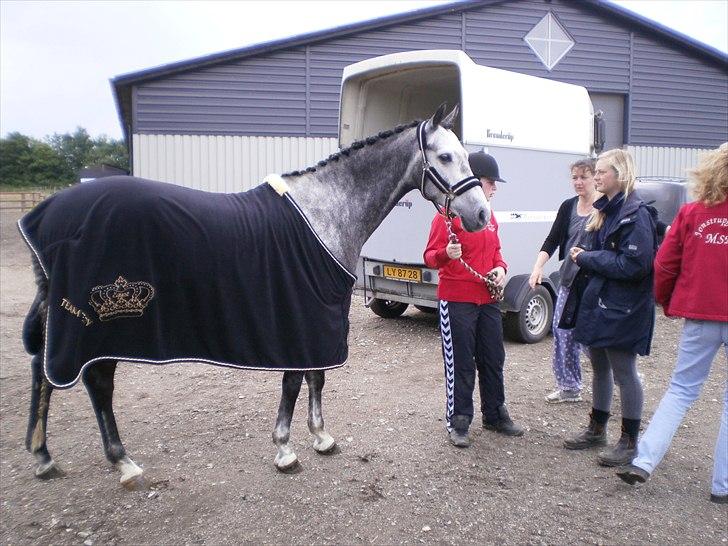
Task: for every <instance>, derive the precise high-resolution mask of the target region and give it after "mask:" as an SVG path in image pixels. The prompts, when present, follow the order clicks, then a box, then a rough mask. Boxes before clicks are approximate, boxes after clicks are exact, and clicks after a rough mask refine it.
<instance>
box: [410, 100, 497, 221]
mask: <svg viewBox="0 0 728 546" xmlns="http://www.w3.org/2000/svg"><path fill="white" fill-rule="evenodd" d="M458 111H459V107H458V106H457V105H456V106H455V108H453V109H452V111H451V112H450V113H449V114H447V115H445V104H442V105H441V106H440V108H438V110H437V112H435V114H434V115H433V116H432V117H431V118H430V119H428V120H427V121H425V122H423V123H422V124H421V125H420V126H419V127H418V138H419V144H420V149H421V150H422V153H423V178H422V185H421V187H420V191H421V192H422V195H423V196H424V197H425V199H428V200H430V201H432V202H433V203H435V204H437V205H440V206H442V207H444V208H445V209H446V210H448V211H451V212H453V213H455V214H457V215H458V216H459V217H460V220H461V221H462V224H463V227H464V228H465V229H466V230H467V231H479V230H481V229H483V228H484V227H485V225H486V224H487V223H488V221H489V220H490V214H491V212H490V205H489V204H488V201H487V200H486V198H485V194H484V193H483V188H482V187H481V185H480V180H478V179H477V178H475V177H474V176H473V172H472V171H471V170H470V164H469V163H468V152H467V151H466V150H465V148H463V146H462V144H460V141H459V140H458V138H457V136H455V133H453V132H452V130H451V129H452V127H453V124H454V121H455V118H456V117H457V115H458Z"/></svg>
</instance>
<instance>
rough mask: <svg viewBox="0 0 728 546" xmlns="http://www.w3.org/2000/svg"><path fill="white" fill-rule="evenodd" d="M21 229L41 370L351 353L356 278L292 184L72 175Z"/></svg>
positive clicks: (309, 358) (54, 377) (240, 362)
mask: <svg viewBox="0 0 728 546" xmlns="http://www.w3.org/2000/svg"><path fill="white" fill-rule="evenodd" d="M18 226H19V228H20V231H21V233H22V235H23V237H24V238H25V241H26V243H27V244H28V245H29V246H30V248H31V250H32V251H33V252H34V253H35V255H36V257H37V258H38V261H39V262H40V265H41V268H42V269H43V272H44V274H45V276H46V277H47V278H48V299H47V301H48V315H47V326H46V336H45V347H44V369H45V374H46V377H47V379H48V380H49V381H50V382H51V383H52V384H53V385H54V386H56V387H70V386H72V385H74V384H75V383H76V382H77V381H78V380H79V378H80V376H81V373H82V371H83V369H84V367H85V366H89V365H91V364H93V363H94V362H97V361H101V360H107V359H113V360H126V361H134V362H148V363H152V364H166V363H170V362H182V361H195V362H203V363H209V364H216V365H220V366H230V367H235V368H246V369H265V370H280V371H283V370H304V371H305V370H325V369H330V368H335V367H338V366H341V365H342V364H344V362H345V361H346V358H347V354H348V345H347V335H348V332H349V318H348V315H349V306H350V304H351V294H352V288H353V284H354V281H355V276H354V275H353V274H352V273H351V272H349V271H348V270H346V269H345V268H344V267H343V266H342V265H341V264H340V263H339V262H338V261H337V260H336V258H335V257H334V256H333V255H332V254H331V253H330V252H329V251H328V249H327V248H326V247H325V246H324V244H323V243H322V242H321V241H320V240H319V238H318V237H317V235H316V233H315V232H314V231H313V229H312V228H311V226H310V225H309V223H308V221H307V219H306V217H305V215H304V214H303V212H302V211H301V210H300V209H299V207H298V206H297V205H296V203H295V201H294V200H293V198H292V197H291V196H290V195H289V194H288V193H283V195H279V193H277V192H276V190H274V189H273V188H272V187H271V186H270V185H269V184H261V185H260V186H258V187H256V188H254V189H252V190H250V191H247V192H244V193H237V194H217V193H208V192H204V191H199V190H193V189H189V188H183V187H180V186H176V185H174V184H166V183H163V182H154V181H150V180H143V179H139V178H133V177H109V178H105V179H101V180H97V181H94V182H89V183H85V184H80V185H78V186H75V187H73V188H69V189H67V190H64V191H61V192H59V193H57V194H55V195H53V196H51V197H50V198H48V199H46V200H45V201H44V202H42V203H41V204H40V205H38V206H37V207H36V208H34V209H33V210H32V211H31V212H29V213H28V214H26V215H25V216H23V217H22V218H21V219H20V220H19V222H18Z"/></svg>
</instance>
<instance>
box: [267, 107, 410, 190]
mask: <svg viewBox="0 0 728 546" xmlns="http://www.w3.org/2000/svg"><path fill="white" fill-rule="evenodd" d="M419 123H420V121H419V120H415V121H411V122H409V123H405V124H404V125H397V126H396V127H395V128H394V129H388V130H386V131H380V132H379V133H377V134H376V135H374V136H370V137H367V138H365V139H363V140H357V141H356V142H353V143H352V144H351V146H349V147H348V148H344V149H343V150H339V151H338V152H335V153H333V154H331V155H330V156H329V157H327V158H326V159H322V160H321V161H319V162H318V163H316V165H315V166H313V167H308V168H306V169H303V170H302V171H291V172H289V173H285V174H282V175H281V176H301V175H302V174H306V173H313V172H316V169H318V168H320V167H325V166H326V165H328V164H329V162H331V161H339V159H341V156H342V155H343V156H347V157H348V156H349V155H350V154H352V153H353V152H355V151H356V150H360V149H362V148H363V147H364V146H371V145H372V144H376V143H377V142H379V141H380V140H384V139H385V138H389V137H391V136H392V135H394V134H397V133H401V132H402V131H404V130H405V129H409V128H411V127H417V125H418V124H419Z"/></svg>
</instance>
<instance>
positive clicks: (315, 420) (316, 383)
mask: <svg viewBox="0 0 728 546" xmlns="http://www.w3.org/2000/svg"><path fill="white" fill-rule="evenodd" d="M325 381H326V372H324V371H323V370H317V371H311V372H306V383H308V430H310V431H311V434H313V435H314V440H313V448H314V449H315V450H316V451H317V452H319V453H322V454H329V453H333V452H334V451H335V450H336V441H335V440H334V439H333V437H332V436H331V434H329V433H328V432H326V431H325V430H324V418H323V415H322V414H321V391H323V388H324V383H325Z"/></svg>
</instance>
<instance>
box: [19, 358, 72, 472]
mask: <svg viewBox="0 0 728 546" xmlns="http://www.w3.org/2000/svg"><path fill="white" fill-rule="evenodd" d="M31 365H32V369H33V382H32V390H31V394H30V416H29V418H28V432H27V434H26V436H25V448H26V449H27V450H28V451H30V452H31V453H32V454H33V456H34V457H35V460H36V461H37V462H38V465H37V466H36V467H35V475H36V476H37V477H38V478H40V479H41V480H50V479H53V478H59V477H62V476H64V475H65V473H64V472H63V470H61V468H60V467H59V466H58V465H57V464H56V463H55V462H54V461H53V458H52V457H51V454H50V453H49V452H48V446H47V445H46V430H47V426H48V407H49V406H50V403H51V393H52V392H53V385H51V384H50V383H49V382H48V380H47V379H46V378H45V376H44V375H43V355H42V354H37V355H34V356H33V360H32V363H31Z"/></svg>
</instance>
